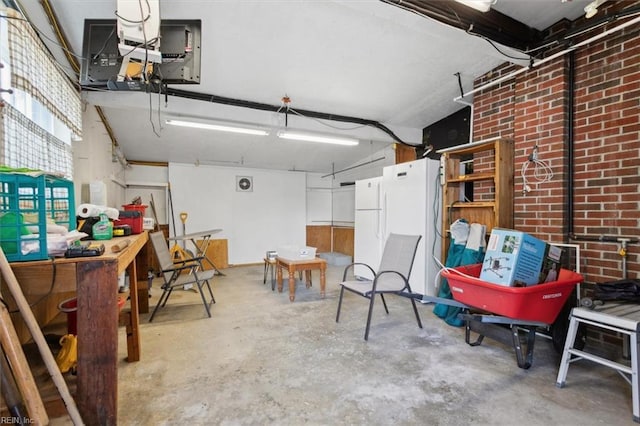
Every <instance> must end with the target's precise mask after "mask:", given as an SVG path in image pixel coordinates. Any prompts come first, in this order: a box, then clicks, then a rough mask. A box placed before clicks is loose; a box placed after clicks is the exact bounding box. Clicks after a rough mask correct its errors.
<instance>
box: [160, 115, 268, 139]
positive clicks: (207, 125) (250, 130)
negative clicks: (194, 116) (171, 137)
mask: <svg viewBox="0 0 640 426" xmlns="http://www.w3.org/2000/svg"><path fill="white" fill-rule="evenodd" d="M166 123H167V124H170V125H172V126H181V127H191V128H194V129H205V130H217V131H219V132H230V133H242V134H245V135H256V136H267V135H268V134H269V132H268V131H266V130H263V129H253V128H249V127H235V126H227V125H221V124H212V123H202V122H198V121H186V120H175V119H173V118H171V119H168V120H167V121H166Z"/></svg>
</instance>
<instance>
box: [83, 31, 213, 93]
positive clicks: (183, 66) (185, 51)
mask: <svg viewBox="0 0 640 426" xmlns="http://www.w3.org/2000/svg"><path fill="white" fill-rule="evenodd" d="M201 27H202V22H201V21H200V20H199V19H194V20H183V19H180V20H176V19H166V20H165V19H163V20H161V22H160V52H161V54H162V63H158V64H154V65H153V76H154V78H155V79H160V80H161V81H162V83H166V84H199V83H200V59H201V40H202V37H201ZM118 41H119V40H118V34H117V31H116V20H115V19H86V20H85V22H84V38H83V45H82V64H81V69H80V84H81V85H82V86H90V87H103V86H108V85H109V83H112V82H116V81H117V80H118V74H119V73H120V68H121V66H122V61H123V57H122V56H121V55H120V52H119V51H118Z"/></svg>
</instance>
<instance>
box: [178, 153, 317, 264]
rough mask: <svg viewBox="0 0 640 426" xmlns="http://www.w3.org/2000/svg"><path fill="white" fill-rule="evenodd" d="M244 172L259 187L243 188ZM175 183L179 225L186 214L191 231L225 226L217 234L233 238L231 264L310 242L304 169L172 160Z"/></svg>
mask: <svg viewBox="0 0 640 426" xmlns="http://www.w3.org/2000/svg"><path fill="white" fill-rule="evenodd" d="M238 176H249V177H251V178H252V179H253V191H250V192H240V191H237V190H236V187H237V185H236V179H237V177H238ZM169 182H170V183H171V193H172V198H173V207H174V211H175V214H176V225H177V226H178V227H181V226H182V224H181V222H180V221H179V214H180V212H186V213H187V214H188V218H187V222H186V232H187V233H192V232H199V231H205V230H210V229H216V228H222V230H223V231H222V232H221V233H220V234H216V237H217V238H226V239H227V240H228V247H229V263H230V264H243V263H255V262H262V259H263V258H264V254H265V252H266V251H267V250H277V248H278V247H280V246H284V245H297V246H304V244H305V241H306V229H305V218H306V196H305V193H306V176H305V174H304V173H301V172H286V171H276V170H263V169H247V168H239V167H220V166H203V165H200V166H198V167H196V166H194V165H192V164H178V163H170V164H169ZM181 233H182V230H181V229H179V230H178V235H180V234H181ZM172 235H173V232H172Z"/></svg>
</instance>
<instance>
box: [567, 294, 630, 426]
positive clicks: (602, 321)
mask: <svg viewBox="0 0 640 426" xmlns="http://www.w3.org/2000/svg"><path fill="white" fill-rule="evenodd" d="M580 324H588V325H591V326H593V327H599V328H603V329H606V330H611V331H614V332H618V333H621V334H624V335H626V336H629V347H630V351H631V363H630V365H625V364H621V363H618V362H616V361H613V360H609V359H606V358H603V357H601V356H597V355H594V354H591V353H588V352H585V351H583V350H579V349H575V347H574V346H575V341H576V335H577V332H578V327H579V326H580ZM639 331H640V305H638V304H625V303H610V302H606V303H605V304H604V305H603V306H598V307H597V308H594V309H589V308H582V307H580V308H573V310H572V311H571V321H570V322H569V331H568V333H567V340H566V342H565V345H564V351H563V353H562V361H561V362H560V368H559V370H558V378H557V379H556V386H557V387H559V388H562V387H564V386H565V380H566V378H567V372H568V370H569V364H570V363H572V362H575V361H580V360H582V359H587V360H589V361H593V362H595V363H598V364H600V365H604V366H606V367H609V368H613V369H614V370H616V371H618V373H620V375H621V376H622V377H623V378H624V379H625V380H626V381H627V382H628V383H629V384H630V385H631V398H632V406H633V421H635V422H638V423H640V386H639V379H638V371H639V366H640V364H639V363H638V352H639V350H638V349H639V347H638V332H639Z"/></svg>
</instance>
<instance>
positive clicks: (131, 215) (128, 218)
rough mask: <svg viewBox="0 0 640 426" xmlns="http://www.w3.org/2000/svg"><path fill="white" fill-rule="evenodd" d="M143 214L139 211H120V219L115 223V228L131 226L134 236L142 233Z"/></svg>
mask: <svg viewBox="0 0 640 426" xmlns="http://www.w3.org/2000/svg"><path fill="white" fill-rule="evenodd" d="M142 219H143V217H142V213H141V212H140V211H138V210H124V211H123V210H120V213H119V214H118V219H117V220H115V221H114V222H113V224H114V226H121V225H129V226H130V227H131V233H132V234H141V233H142V222H143V220H142Z"/></svg>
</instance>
